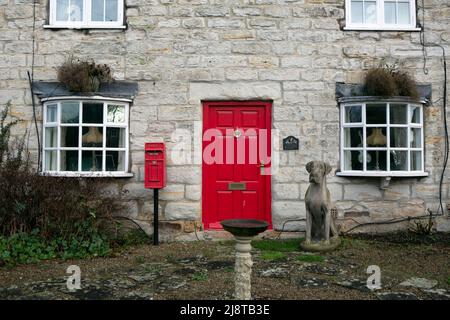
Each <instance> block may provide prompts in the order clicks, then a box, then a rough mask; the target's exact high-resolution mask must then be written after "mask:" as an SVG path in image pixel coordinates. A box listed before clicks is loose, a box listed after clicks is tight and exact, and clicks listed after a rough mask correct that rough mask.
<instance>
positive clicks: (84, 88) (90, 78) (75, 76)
mask: <svg viewBox="0 0 450 320" xmlns="http://www.w3.org/2000/svg"><path fill="white" fill-rule="evenodd" d="M58 81H60V82H61V83H63V84H64V85H65V86H66V88H67V89H68V90H70V91H71V92H95V91H98V89H99V87H100V84H101V83H102V82H108V83H110V82H112V81H113V77H112V75H111V68H110V67H109V66H108V65H106V64H96V63H95V62H94V61H90V60H80V59H75V58H73V57H72V56H71V57H69V58H68V59H67V60H66V61H65V62H64V63H63V64H62V65H61V66H60V67H58Z"/></svg>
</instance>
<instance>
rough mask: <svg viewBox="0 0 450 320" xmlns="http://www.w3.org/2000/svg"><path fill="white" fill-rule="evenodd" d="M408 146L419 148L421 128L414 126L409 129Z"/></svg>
mask: <svg viewBox="0 0 450 320" xmlns="http://www.w3.org/2000/svg"><path fill="white" fill-rule="evenodd" d="M410 139H411V141H410V146H411V148H421V147H422V129H419V128H414V129H411V133H410Z"/></svg>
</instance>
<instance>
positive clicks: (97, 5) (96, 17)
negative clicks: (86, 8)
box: [91, 0, 104, 21]
mask: <svg viewBox="0 0 450 320" xmlns="http://www.w3.org/2000/svg"><path fill="white" fill-rule="evenodd" d="M103 4H104V0H92V10H91V17H92V21H103V11H104V7H103Z"/></svg>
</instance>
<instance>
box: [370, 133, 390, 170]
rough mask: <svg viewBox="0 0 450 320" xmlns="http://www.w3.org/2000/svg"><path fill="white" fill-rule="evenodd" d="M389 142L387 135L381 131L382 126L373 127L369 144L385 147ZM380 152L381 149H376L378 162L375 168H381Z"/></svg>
mask: <svg viewBox="0 0 450 320" xmlns="http://www.w3.org/2000/svg"><path fill="white" fill-rule="evenodd" d="M386 144H387V140H386V136H385V135H384V134H383V132H382V131H381V128H373V130H372V134H371V135H370V136H368V137H367V145H368V146H370V147H385V146H386ZM378 153H379V151H378V150H376V151H375V154H376V161H377V162H376V164H375V170H380V164H379V160H378V156H379V155H378Z"/></svg>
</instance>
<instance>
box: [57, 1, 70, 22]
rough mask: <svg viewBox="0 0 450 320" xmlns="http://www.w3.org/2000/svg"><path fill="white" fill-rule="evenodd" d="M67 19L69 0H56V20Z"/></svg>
mask: <svg viewBox="0 0 450 320" xmlns="http://www.w3.org/2000/svg"><path fill="white" fill-rule="evenodd" d="M68 19H69V0H56V21H67V20H68Z"/></svg>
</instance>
